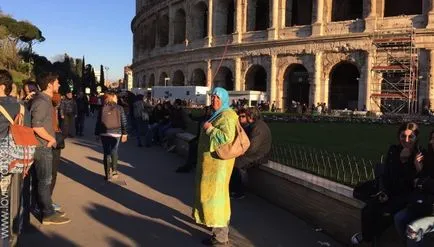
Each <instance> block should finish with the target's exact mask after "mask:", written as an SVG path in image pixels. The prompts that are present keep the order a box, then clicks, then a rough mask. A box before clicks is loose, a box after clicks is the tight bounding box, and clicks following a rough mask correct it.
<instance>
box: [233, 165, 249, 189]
mask: <svg viewBox="0 0 434 247" xmlns="http://www.w3.org/2000/svg"><path fill="white" fill-rule="evenodd" d="M246 181H247V169H244V168H239V167H234V170H233V171H232V175H231V180H230V182H229V191H230V192H231V193H236V194H244V192H245V188H244V184H245V182H246Z"/></svg>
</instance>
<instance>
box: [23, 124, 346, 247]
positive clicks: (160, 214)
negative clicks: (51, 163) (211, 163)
mask: <svg viewBox="0 0 434 247" xmlns="http://www.w3.org/2000/svg"><path fill="white" fill-rule="evenodd" d="M88 134H90V130H89V133H88ZM101 149H102V148H101V146H100V144H99V143H98V142H96V141H95V140H94V139H91V138H75V139H68V140H67V148H66V149H65V150H64V151H63V153H62V164H61V166H60V171H59V175H58V180H57V185H56V190H55V195H54V200H55V202H57V203H58V204H60V205H62V207H63V208H64V210H65V211H66V212H67V215H68V217H70V218H71V219H72V222H71V223H69V224H67V225H61V226H42V225H40V224H39V222H38V221H37V220H36V219H34V218H33V219H32V227H31V228H30V229H29V230H27V231H26V232H25V233H23V234H22V236H21V237H20V240H19V245H20V246H35V244H36V246H62V247H64V246H92V247H96V246H120V247H123V246H201V245H200V244H199V243H200V241H201V239H203V238H205V237H207V234H209V231H208V230H207V229H205V228H203V227H201V226H198V225H195V224H194V223H193V221H192V219H191V217H190V214H191V205H192V201H193V195H194V187H193V179H194V174H193V173H191V174H176V173H175V172H174V170H175V169H176V167H177V166H178V165H180V164H182V163H183V160H182V159H181V158H179V157H178V156H177V155H175V154H168V153H166V152H165V151H163V150H162V149H160V148H159V147H153V148H139V147H136V146H135V139H133V138H132V139H131V140H129V142H128V143H126V144H123V145H121V147H120V172H121V176H120V180H121V181H124V182H125V184H123V185H122V184H116V183H107V182H105V181H104V179H103V166H102V154H101ZM230 231H231V232H230V235H231V236H230V238H231V246H264V247H265V246H266V247H273V246H276V247H281V246H294V247H304V246H306V247H314V246H341V245H340V244H338V243H336V242H335V241H334V240H332V239H331V238H330V237H328V236H326V235H324V234H323V233H321V232H316V231H315V229H314V227H313V226H310V225H308V224H306V223H305V222H303V221H301V220H300V219H298V218H297V217H295V216H293V215H291V214H290V213H288V212H286V211H284V210H282V209H280V208H278V207H275V206H273V205H271V204H269V203H267V202H265V201H264V200H262V199H261V198H258V197H256V196H254V195H250V194H249V195H248V196H247V198H245V199H243V200H236V201H233V202H232V222H231V230H230Z"/></svg>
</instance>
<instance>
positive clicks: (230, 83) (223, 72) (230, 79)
mask: <svg viewBox="0 0 434 247" xmlns="http://www.w3.org/2000/svg"><path fill="white" fill-rule="evenodd" d="M234 83H235V82H234V76H233V74H232V71H231V69H229V68H228V67H224V66H223V67H220V69H219V71H218V72H217V74H216V76H215V78H214V82H213V86H214V87H222V88H224V89H226V90H228V91H233V90H234V89H235V85H234Z"/></svg>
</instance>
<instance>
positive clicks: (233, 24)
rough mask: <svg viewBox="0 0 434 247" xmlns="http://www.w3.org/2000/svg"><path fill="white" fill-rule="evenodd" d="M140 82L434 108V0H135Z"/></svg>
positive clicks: (392, 108)
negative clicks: (167, 79) (433, 79)
mask: <svg viewBox="0 0 434 247" xmlns="http://www.w3.org/2000/svg"><path fill="white" fill-rule="evenodd" d="M131 28H132V32H133V40H134V47H133V64H132V69H133V74H134V85H135V87H152V86H154V85H165V83H167V81H165V78H170V81H168V83H169V85H174V86H182V85H198V86H208V87H210V88H212V87H215V86H222V87H224V88H226V89H228V90H233V91H249V90H251V91H262V92H265V94H266V95H267V99H269V101H270V102H274V103H275V104H276V105H277V106H278V107H279V108H280V109H287V108H288V107H289V105H290V104H291V102H293V101H296V102H301V103H305V104H309V105H315V104H317V103H321V102H324V103H326V104H327V105H328V106H329V107H330V108H331V109H358V110H362V109H365V110H371V111H383V112H420V111H421V109H423V107H431V109H432V108H434V84H433V83H432V78H431V77H432V75H434V42H433V41H434V4H433V0H412V1H410V0H188V1H187V0H136V16H135V17H134V18H133V20H132V23H131Z"/></svg>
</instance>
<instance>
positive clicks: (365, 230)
mask: <svg viewBox="0 0 434 247" xmlns="http://www.w3.org/2000/svg"><path fill="white" fill-rule="evenodd" d="M407 202H408V196H398V197H392V198H389V200H388V201H387V202H385V203H380V202H379V201H378V200H377V199H373V200H371V201H368V202H367V203H366V206H365V207H364V208H362V215H361V220H362V235H363V240H366V241H368V242H371V241H373V240H375V239H376V238H378V237H380V236H381V234H382V233H383V232H384V231H385V230H386V229H387V228H388V227H389V226H390V225H391V224H392V223H393V216H394V215H395V214H396V213H397V212H399V211H400V210H401V209H403V208H405V207H406V205H407Z"/></svg>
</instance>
